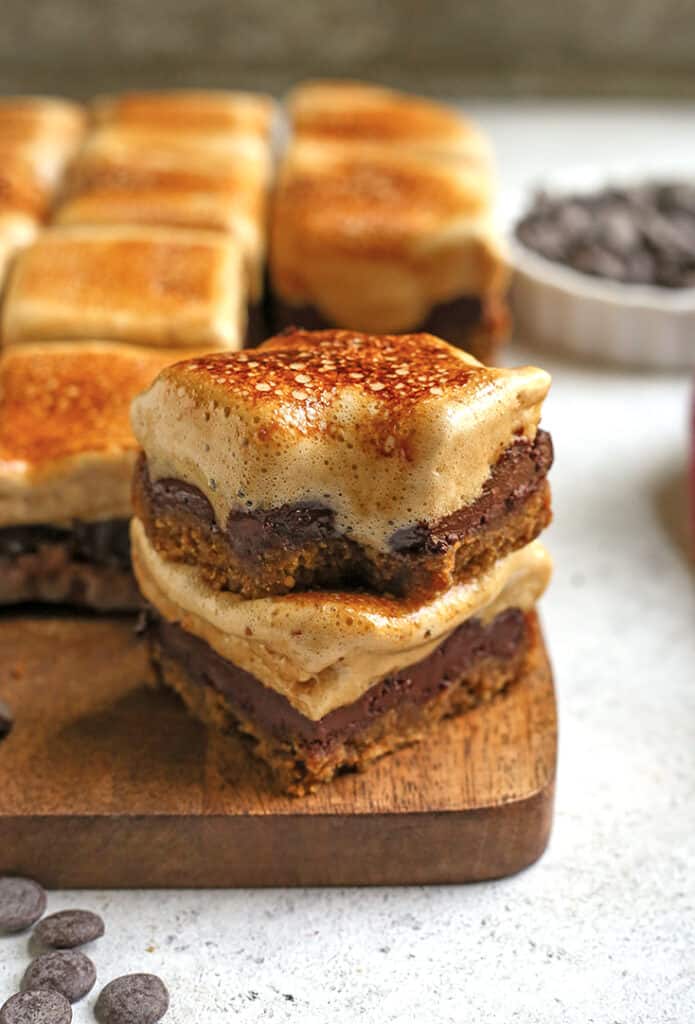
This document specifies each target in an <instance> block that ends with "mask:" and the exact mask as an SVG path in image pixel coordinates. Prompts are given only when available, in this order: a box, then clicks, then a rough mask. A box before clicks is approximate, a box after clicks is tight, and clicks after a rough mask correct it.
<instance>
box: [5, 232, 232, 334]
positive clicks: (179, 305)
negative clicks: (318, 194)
mask: <svg viewBox="0 0 695 1024" xmlns="http://www.w3.org/2000/svg"><path fill="white" fill-rule="evenodd" d="M246 306H247V287H246V275H245V272H244V266H243V256H242V253H241V249H240V245H239V243H238V242H237V241H236V240H235V239H234V238H232V237H231V236H225V235H220V234H218V233H215V232H212V231H193V230H185V229H183V228H162V227H149V226H147V227H145V226H142V227H139V226H136V225H126V226H121V227H117V226H99V227H87V226H80V227H78V226H75V227H56V228H52V229H50V230H49V231H46V232H44V233H43V234H42V235H41V236H40V237H39V238H38V240H37V241H36V242H35V243H34V245H31V246H30V247H29V248H27V249H25V250H23V252H22V253H21V254H20V255H19V257H18V258H17V260H16V262H15V265H14V267H13V269H12V273H11V275H10V278H9V283H8V289H7V294H6V297H5V307H4V315H3V338H4V341H5V343H6V344H17V343H21V342H27V341H52V340H56V339H58V340H59V339H62V338H70V339H77V338H86V339H91V338H101V339H106V340H109V341H126V342H132V343H135V344H143V345H156V346H161V347H165V348H166V347H172V348H178V347H180V348H197V349H201V348H202V349H205V348H209V349H236V348H240V347H241V345H242V343H243V338H244V334H245V330H246V317H247V313H246Z"/></svg>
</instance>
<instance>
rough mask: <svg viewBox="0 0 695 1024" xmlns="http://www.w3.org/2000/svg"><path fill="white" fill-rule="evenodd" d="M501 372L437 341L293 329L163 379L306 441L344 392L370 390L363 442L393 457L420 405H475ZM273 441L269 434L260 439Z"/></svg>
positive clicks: (181, 367)
mask: <svg viewBox="0 0 695 1024" xmlns="http://www.w3.org/2000/svg"><path fill="white" fill-rule="evenodd" d="M498 373H499V371H496V370H493V369H488V368H486V367H483V366H481V365H480V364H478V363H477V362H476V361H475V360H474V359H473V358H472V357H470V356H466V354H465V353H460V352H457V351H456V350H454V349H453V348H452V347H451V346H450V345H447V344H446V342H444V341H442V340H441V339H439V338H435V337H433V336H432V335H427V334H402V335H390V334H386V335H376V334H363V333H360V332H357V331H342V330H325V331H304V330H301V329H289V330H288V331H286V332H285V333H283V334H279V335H276V336H275V337H274V338H269V339H268V340H267V341H265V342H264V343H263V344H262V345H261V346H259V348H257V349H254V350H253V351H252V352H241V353H237V354H234V355H229V354H226V353H219V354H213V355H210V356H200V357H198V358H196V359H187V360H182V361H181V362H179V363H177V364H176V365H175V366H171V367H168V368H167V369H165V370H164V371H163V373H162V379H163V380H168V381H172V382H180V383H182V384H184V385H185V387H186V390H187V392H188V393H189V394H190V395H192V396H193V397H197V398H198V400H199V401H201V402H204V401H207V400H210V399H214V400H215V401H218V402H224V401H225V400H229V398H233V399H234V401H235V403H241V402H243V404H244V406H245V407H246V408H247V409H248V410H249V415H251V413H252V411H253V408H254V407H260V406H266V407H267V406H272V407H273V408H275V409H276V410H277V411H278V415H279V417H281V418H283V419H285V418H290V417H291V419H292V421H293V423H294V426H295V429H296V431H297V434H298V435H305V436H306V435H311V434H312V433H322V432H323V431H324V430H325V429H326V426H325V423H324V422H323V418H322V415H321V413H322V411H323V410H324V409H328V408H329V407H330V406H332V405H334V404H336V403H338V402H339V401H340V397H341V394H342V393H347V394H349V393H351V392H352V391H354V389H355V388H356V387H358V388H362V387H364V388H365V389H366V390H367V392H368V393H369V394H370V395H371V396H373V400H374V402H375V404H377V405H378V409H379V415H378V416H372V417H370V424H369V431H368V433H366V434H365V437H364V440H365V443H366V444H368V445H370V446H373V447H375V448H376V449H378V450H379V451H381V452H382V454H384V455H385V456H390V455H392V454H394V453H395V452H396V451H397V450H399V448H400V447H401V446H403V445H407V443H408V436H409V433H410V431H409V425H410V423H411V416H412V413H413V410H414V409H415V408H416V407H417V406H419V405H421V404H422V403H424V402H427V400H428V399H429V398H430V397H432V396H434V397H441V396H442V395H446V394H447V393H451V395H452V396H456V397H457V398H458V399H459V400H463V401H470V402H474V401H475V399H476V396H477V395H478V394H481V393H483V392H485V391H486V390H487V389H488V388H489V387H490V386H491V384H492V381H493V380H494V378H495V377H496V375H498ZM364 426H365V427H366V423H365V425H364ZM268 439H269V438H268V436H267V429H266V430H265V431H264V433H263V434H262V435H260V436H259V437H258V441H259V442H260V443H262V442H263V441H264V440H268Z"/></svg>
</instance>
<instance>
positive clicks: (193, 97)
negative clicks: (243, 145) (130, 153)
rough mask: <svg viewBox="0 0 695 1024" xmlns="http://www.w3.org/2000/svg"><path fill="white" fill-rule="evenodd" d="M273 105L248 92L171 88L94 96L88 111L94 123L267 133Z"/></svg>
mask: <svg viewBox="0 0 695 1024" xmlns="http://www.w3.org/2000/svg"><path fill="white" fill-rule="evenodd" d="M274 109H275V104H274V103H273V100H272V99H271V98H270V97H269V96H263V95H261V94H260V93H251V92H233V91H224V90H212V89H210V90H205V89H199V90H196V89H171V90H165V91H161V92H124V93H121V94H120V95H118V96H101V97H98V98H97V99H96V100H95V101H94V103H93V106H92V113H93V116H94V119H95V121H96V122H97V123H98V124H106V123H117V124H122V125H129V126H131V127H133V128H136V127H144V128H159V129H166V130H168V131H181V132H184V131H185V132H188V133H194V132H195V133H199V134H204V133H210V132H226V133H229V132H231V131H237V132H248V133H251V134H254V135H262V136H268V134H269V133H270V130H271V127H272V120H273V113H274Z"/></svg>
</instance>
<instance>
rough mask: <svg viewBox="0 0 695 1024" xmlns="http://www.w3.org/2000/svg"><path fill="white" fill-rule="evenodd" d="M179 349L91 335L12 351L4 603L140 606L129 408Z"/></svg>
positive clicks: (1, 365) (3, 430)
mask: <svg viewBox="0 0 695 1024" xmlns="http://www.w3.org/2000/svg"><path fill="white" fill-rule="evenodd" d="M172 358H173V356H172V355H171V353H169V354H167V353H165V352H162V351H159V350H152V349H138V348H136V347H135V346H132V345H114V344H105V343H97V342H86V341H85V342H76V343H61V342H54V343H51V344H50V345H25V346H22V347H21V348H11V349H8V350H6V351H5V352H4V353H3V354H2V356H0V604H8V603H16V602H19V601H57V602H69V603H73V604H80V605H87V606H89V607H92V608H96V609H100V610H110V609H129V608H136V607H137V606H138V602H139V597H138V592H137V588H136V586H135V583H134V580H133V578H132V574H131V571H130V545H129V541H128V520H129V517H130V513H131V500H130V491H131V477H132V472H133V465H134V463H135V459H136V453H137V442H136V441H135V438H134V437H133V434H132V431H131V429H130V424H129V420H128V411H129V406H130V401H131V399H132V398H133V396H134V395H136V394H137V393H138V392H139V391H141V390H142V389H143V388H145V387H147V385H148V384H150V383H151V381H152V380H153V378H154V377H155V376H156V374H157V373H158V371H159V370H160V369H161V368H162V366H164V365H165V364H166V363H167V362H168V361H170V360H171V359H172Z"/></svg>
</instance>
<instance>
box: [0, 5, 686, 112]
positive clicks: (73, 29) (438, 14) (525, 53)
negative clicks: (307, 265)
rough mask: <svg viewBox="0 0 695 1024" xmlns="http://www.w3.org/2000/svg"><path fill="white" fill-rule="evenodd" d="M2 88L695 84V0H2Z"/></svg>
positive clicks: (682, 91)
mask: <svg viewBox="0 0 695 1024" xmlns="http://www.w3.org/2000/svg"><path fill="white" fill-rule="evenodd" d="M0 14H1V16H0V90H2V91H5V92H12V91H19V90H32V91H37V90H45V91H50V90H55V91H62V92H66V93H70V94H73V95H75V96H80V95H85V94H88V93H90V92H94V91H98V90H101V89H112V88H119V87H122V86H123V85H124V83H128V84H131V85H134V86H144V87H146V86H150V87H151V86H156V85H160V84H198V85H205V86H210V85H218V86H230V85H239V86H244V87H252V88H264V89H270V90H272V91H275V92H280V91H282V90H283V89H284V88H286V87H287V85H288V84H290V83H291V82H292V81H294V80H296V79H297V78H299V77H302V76H306V75H315V74H330V75H341V74H342V75H351V76H364V77H367V78H370V79H375V80H382V81H385V82H390V83H393V84H403V85H407V86H410V87H412V88H417V89H421V90H422V91H424V92H439V93H450V94H452V95H456V96H465V95H466V94H478V95H485V94H495V95H510V94H511V95H522V96H523V95H534V94H553V95H581V94H584V95H595V96H603V95H606V94H612V95H630V96H640V95H654V96H672V97H687V96H693V95H695V0H632V2H626V0H622V2H617V0H572V2H568V0H526V2H524V0H479V2H476V3H471V2H465V0H442V2H431V0H430V2H428V0H420V2H418V0H390V2H382V3H379V2H378V0H323V2H322V0H295V2H291V0H290V2H288V0H237V2H233V0H226V2H225V0H193V2H191V0H1V7H0Z"/></svg>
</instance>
